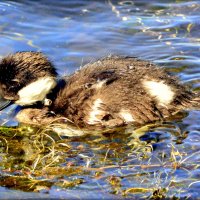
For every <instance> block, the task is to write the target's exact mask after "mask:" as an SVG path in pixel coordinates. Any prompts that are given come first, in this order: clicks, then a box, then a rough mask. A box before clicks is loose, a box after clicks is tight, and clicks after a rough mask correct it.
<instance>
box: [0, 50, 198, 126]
mask: <svg viewBox="0 0 200 200" xmlns="http://www.w3.org/2000/svg"><path fill="white" fill-rule="evenodd" d="M0 95H1V97H2V98H3V99H4V100H5V102H4V104H2V105H1V107H2V109H3V108H5V107H6V106H8V105H9V104H12V103H15V104H17V105H20V106H21V107H22V108H23V109H22V110H21V111H20V112H19V113H18V114H17V119H18V120H19V122H25V123H30V124H31V123H32V122H33V123H37V124H46V123H49V120H52V119H54V118H56V117H66V118H68V119H69V120H71V121H72V122H73V123H74V124H75V125H77V126H79V127H88V128H91V127H93V128H104V127H117V126H123V125H126V124H130V123H136V124H145V123H149V122H153V121H157V120H164V119H165V118H167V117H170V116H171V115H174V114H176V113H177V112H179V111H180V110H188V109H199V108H200V95H199V94H198V93H195V92H193V91H192V90H191V89H190V88H189V87H188V86H187V85H184V84H182V83H181V82H180V81H179V80H178V79H177V78H176V77H174V76H171V75H169V74H168V73H167V72H166V70H165V69H164V68H162V67H159V66H156V65H155V64H152V63H150V62H148V61H143V60H140V59H138V58H135V57H128V56H125V57H123V56H108V57H105V58H103V59H99V60H97V61H95V62H92V63H88V64H86V65H85V66H83V67H82V68H80V69H79V70H77V71H76V72H75V73H74V74H72V75H69V76H65V77H58V75H57V72H56V69H55V67H54V65H53V64H52V63H51V62H50V61H49V60H48V58H47V57H46V56H44V55H43V54H42V53H40V52H17V53H15V54H12V55H8V56H6V57H4V58H2V60H1V61H0Z"/></svg>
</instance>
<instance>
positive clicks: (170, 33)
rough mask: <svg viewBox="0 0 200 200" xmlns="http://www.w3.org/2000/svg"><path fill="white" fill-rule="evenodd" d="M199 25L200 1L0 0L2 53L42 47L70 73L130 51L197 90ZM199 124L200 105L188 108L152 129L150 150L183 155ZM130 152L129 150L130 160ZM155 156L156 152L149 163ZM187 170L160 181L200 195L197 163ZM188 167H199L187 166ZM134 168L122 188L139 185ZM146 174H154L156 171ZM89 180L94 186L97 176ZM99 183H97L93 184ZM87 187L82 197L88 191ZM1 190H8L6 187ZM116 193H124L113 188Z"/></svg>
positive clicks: (191, 147) (195, 147)
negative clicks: (175, 118) (179, 116)
mask: <svg viewBox="0 0 200 200" xmlns="http://www.w3.org/2000/svg"><path fill="white" fill-rule="evenodd" d="M199 30H200V1H186V0H185V1H184V0H165V1H158V0H152V1H149V0H127V1H122V0H121V1H119V0H110V1H101V0H99V1H97V0H87V1H86V0H67V1H64V0H58V1H53V0H37V1H26V0H18V1H5V0H4V1H1V2H0V56H1V57H3V56H5V55H7V54H9V53H13V52H16V51H42V52H44V53H45V54H46V55H47V56H48V57H49V58H50V59H51V60H52V62H53V63H54V65H55V66H56V67H57V69H58V72H59V74H60V75H65V74H69V73H72V72H74V71H75V70H76V69H78V68H79V67H80V66H81V65H83V64H85V63H87V62H90V61H93V60H95V59H97V58H100V57H104V56H106V55H109V54H122V55H131V56H138V57H140V58H142V59H145V60H150V61H152V62H154V63H156V64H158V65H160V66H164V67H166V68H167V69H168V70H169V71H170V72H172V73H174V74H175V75H177V76H178V77H179V78H180V79H181V80H182V81H183V82H184V83H187V84H189V85H190V86H191V88H192V89H193V90H197V91H198V90H200V57H199V55H200V38H199ZM7 120H9V115H7V113H2V114H1V122H5V123H6V122H7ZM8 124H9V123H8ZM11 124H12V123H11ZM199 124H200V112H198V111H189V113H188V116H187V117H186V118H184V119H183V120H182V122H179V123H178V124H176V125H177V126H178V127H179V128H180V130H174V129H175V128H174V127H173V128H169V129H167V128H166V127H165V129H162V128H160V129H159V130H156V133H160V135H156V133H154V132H152V133H149V134H152V135H153V136H152V137H155V138H157V137H158V138H159V139H158V140H157V143H155V144H154V146H155V147H156V149H155V151H154V152H153V153H152V155H154V154H156V155H157V154H159V152H161V151H165V149H166V151H167V149H169V148H170V149H171V148H172V145H174V146H175V149H178V150H179V151H180V152H181V153H182V154H181V156H183V159H184V158H186V157H187V156H190V155H192V154H193V153H195V152H198V151H199V149H200V145H199V142H200V126H199ZM175 127H176V126H175ZM186 132H187V137H186V138H184V139H182V143H181V144H178V143H177V138H178V137H181V136H182V135H183V134H185V133H186ZM178 134H180V135H178ZM177 135H178V136H177ZM91 151H92V150H91ZM129 153H130V152H129ZM184 156H185V157H184ZM129 159H130V158H129V157H127V160H129ZM187 161H189V163H191V162H192V163H193V164H198V163H199V161H200V157H199V155H198V154H196V153H195V155H194V156H191V157H190V158H188V159H187ZM157 162H158V161H155V160H154V159H153V158H152V160H151V164H155V163H157ZM128 163H132V162H128ZM162 170H163V168H162V169H161V171H162ZM165 170H166V171H167V170H171V169H168V168H166V169H165ZM182 170H183V171H181V169H179V170H174V171H173V170H171V172H170V173H171V174H170V175H169V177H168V179H167V178H166V179H167V181H166V182H165V181H164V179H162V180H163V182H162V183H160V185H161V187H169V188H170V189H169V190H170V191H169V192H168V193H167V195H168V196H170V195H171V196H173V195H174V196H177V197H183V196H185V195H187V194H190V196H191V197H199V196H200V192H199V190H198V187H197V186H198V185H199V184H198V180H199V175H198V173H197V172H196V171H198V170H199V167H197V168H196V169H194V168H192V169H191V168H190V167H188V168H187V166H186V168H184V169H182ZM184 170H185V171H184ZM187 170H191V171H192V172H193V173H191V174H188V173H187ZM133 171H134V170H133ZM133 171H130V172H129V173H130V174H131V173H132V175H130V174H129V175H127V178H125V179H124V180H123V183H122V184H123V189H127V188H129V187H133V185H135V183H136V185H138V184H139V185H140V186H141V185H142V183H141V182H139V180H138V182H134V183H133V180H132V176H133V174H134V173H136V172H133ZM153 172H154V173H156V170H155V169H152V173H153ZM123 173H125V172H123ZM113 174H114V175H116V176H118V173H117V172H116V171H115V170H113V171H111V172H110V175H113ZM162 175H163V174H162ZM189 177H190V178H191V177H192V178H193V181H194V182H195V181H197V183H195V184H192V185H191V186H189V184H190V183H191V181H188V182H187V178H189ZM144 178H146V179H148V178H151V179H153V177H144ZM154 179H156V176H155V177H154ZM90 181H91V183H89V184H88V185H89V186H90V184H91V185H92V181H93V180H92V179H90ZM131 181H132V182H131ZM134 181H135V179H134ZM173 181H174V182H176V183H177V185H176V186H177V188H178V189H180V188H182V189H183V190H179V191H180V192H179V193H176V192H175V191H176V190H178V189H177V188H176V187H175V189H173V186H171V187H170V184H171V185H173V184H172V182H173ZM184 181H185V182H184ZM178 183H180V185H181V186H179V185H178ZM99 184H100V183H99ZM104 184H105V185H106V183H103V186H102V187H104V186H105V185H104ZM174 184H175V183H174ZM97 185H98V184H97ZM86 186H87V184H86ZM89 186H88V187H85V188H84V185H83V186H82V188H81V189H82V190H83V191H87V188H90V187H89ZM150 186H151V185H150V184H149V185H148V184H146V185H145V184H144V185H143V187H150ZM141 187H142V186H141ZM97 188H98V187H97V186H96V187H95V189H96V190H97ZM96 190H94V192H95V191H96ZM97 191H98V190H97ZM101 191H102V188H101ZM86 194H87V193H86ZM86 194H84V195H85V196H84V198H87V195H86ZM101 194H102V198H103V197H108V195H111V194H110V192H109V191H108V190H105V193H101ZM65 195H66V194H65ZM50 196H51V195H50ZM139 197H142V196H139ZM0 198H3V197H2V196H1V195H0ZM110 198H118V196H117V195H114V196H113V195H111V196H110Z"/></svg>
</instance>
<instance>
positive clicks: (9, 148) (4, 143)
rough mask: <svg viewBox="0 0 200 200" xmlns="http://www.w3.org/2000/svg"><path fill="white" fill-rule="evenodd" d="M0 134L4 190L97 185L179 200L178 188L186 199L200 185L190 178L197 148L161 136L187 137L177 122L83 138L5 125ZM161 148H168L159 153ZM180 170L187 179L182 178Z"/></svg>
mask: <svg viewBox="0 0 200 200" xmlns="http://www.w3.org/2000/svg"><path fill="white" fill-rule="evenodd" d="M50 127H52V126H50ZM74 130H75V129H74ZM0 132H1V134H0V159H1V163H0V173H1V176H0V186H4V187H6V188H10V189H17V190H22V191H28V192H40V193H41V192H42V193H43V192H45V193H49V192H50V191H51V190H52V188H60V189H62V190H66V189H67V190H70V189H73V188H79V189H81V188H82V187H83V188H84V187H88V186H92V187H94V188H95V189H98V190H100V191H104V192H107V193H108V194H110V195H111V194H112V195H117V196H119V197H121V198H123V197H127V198H130V197H139V198H147V197H148V198H151V199H162V198H165V197H177V194H176V192H175V191H176V190H179V193H180V194H179V195H178V196H181V194H182V193H183V194H184V192H185V188H188V187H189V188H192V187H196V185H198V184H199V182H198V179H196V178H195V177H192V176H191V174H190V170H198V169H199V165H198V163H199V162H200V159H199V160H198V161H197V162H196V163H192V162H191V160H193V159H196V155H199V154H200V152H199V150H195V147H194V149H193V153H191V154H190V155H188V153H186V152H185V149H184V148H183V147H181V146H180V147H179V148H177V147H176V146H175V145H174V144H173V143H171V142H170V143H169V144H164V143H163V142H162V139H161V138H162V134H161V132H166V133H165V137H166V135H167V132H170V134H171V133H173V135H174V136H173V137H175V138H176V140H177V141H178V140H181V138H182V140H184V139H186V138H187V135H185V136H184V137H182V136H183V134H182V133H181V129H180V127H177V125H176V124H174V123H163V124H160V123H159V124H149V125H147V126H144V127H140V128H138V129H134V128H133V127H131V126H129V127H126V128H125V129H116V130H112V132H110V133H109V132H108V131H106V132H105V133H95V131H93V132H91V134H89V133H87V135H83V136H79V137H77V136H75V137H66V136H60V135H58V134H57V133H56V132H54V131H52V130H51V129H50V128H49V127H43V128H36V127H31V126H25V125H21V126H19V127H0ZM160 137H161V138H160ZM168 137H169V139H170V138H171V137H172V136H170V135H168ZM170 140H171V139H170ZM179 144H182V143H181V142H180V141H179ZM160 145H161V146H162V149H163V148H164V149H165V150H164V151H163V150H161V151H160V150H157V151H155V149H157V148H158V149H159V146H160ZM163 145H166V146H165V147H163ZM179 171H180V173H184V174H185V176H186V177H187V180H186V179H185V178H184V179H183V178H181V179H180V177H179V176H178V174H179ZM178 177H179V178H178ZM105 188H106V189H105Z"/></svg>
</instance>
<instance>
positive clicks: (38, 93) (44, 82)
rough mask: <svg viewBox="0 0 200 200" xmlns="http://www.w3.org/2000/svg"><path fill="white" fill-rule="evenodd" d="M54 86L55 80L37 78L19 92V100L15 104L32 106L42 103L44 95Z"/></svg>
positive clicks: (51, 78)
mask: <svg viewBox="0 0 200 200" xmlns="http://www.w3.org/2000/svg"><path fill="white" fill-rule="evenodd" d="M55 86H56V80H55V78H53V77H43V78H39V79H38V80H37V81H35V82H33V83H30V84H28V85H27V86H25V87H24V88H22V89H21V90H19V92H18V93H17V94H18V95H19V100H17V101H16V102H15V103H16V104H18V105H20V106H25V105H32V104H34V103H36V102H37V101H43V100H44V99H45V97H46V95H47V94H48V93H49V92H50V91H51V89H53V88H54V87H55Z"/></svg>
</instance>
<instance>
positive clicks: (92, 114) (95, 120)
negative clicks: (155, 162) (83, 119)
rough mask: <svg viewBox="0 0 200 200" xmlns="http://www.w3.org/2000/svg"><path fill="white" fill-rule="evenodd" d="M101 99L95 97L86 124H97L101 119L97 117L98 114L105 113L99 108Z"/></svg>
mask: <svg viewBox="0 0 200 200" xmlns="http://www.w3.org/2000/svg"><path fill="white" fill-rule="evenodd" d="M102 103H103V101H102V100H101V99H96V100H95V101H94V103H93V106H92V111H91V112H90V113H89V118H88V121H87V123H88V124H91V125H93V124H97V123H99V122H100V121H101V119H99V118H98V116H99V115H102V114H104V113H105V111H102V110H101V104H102Z"/></svg>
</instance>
